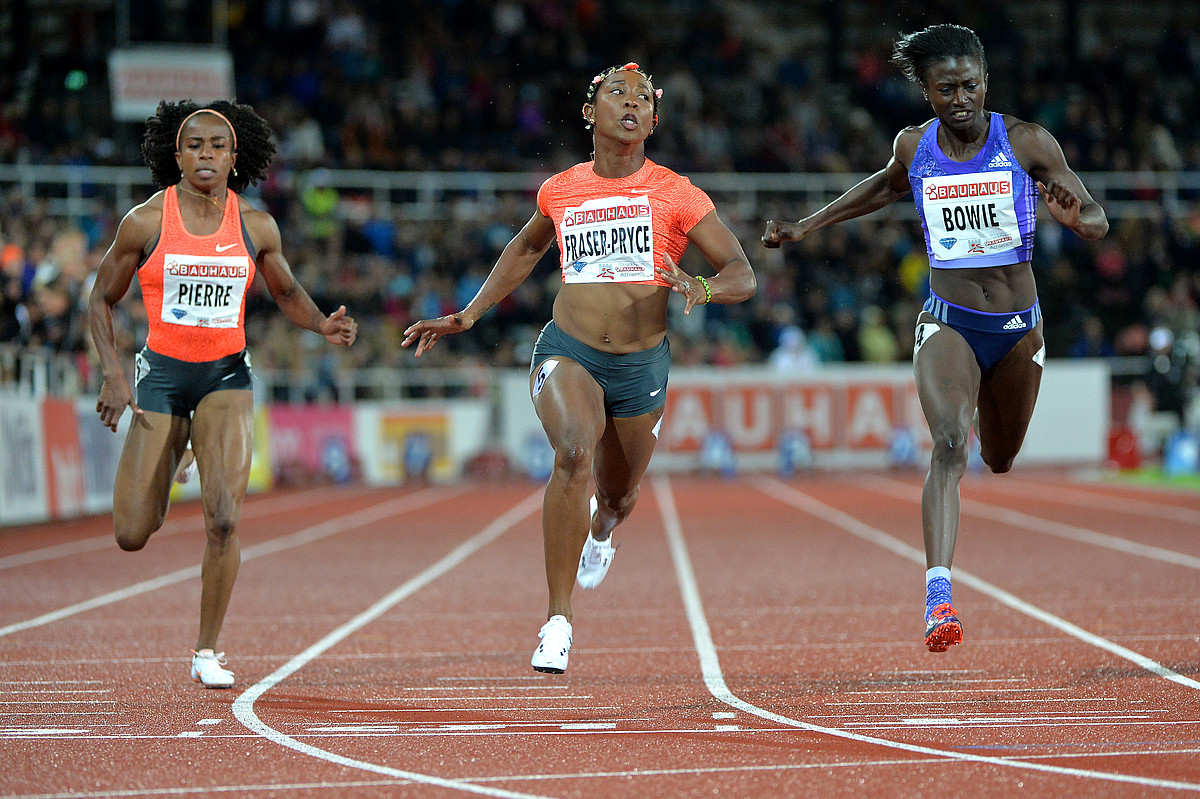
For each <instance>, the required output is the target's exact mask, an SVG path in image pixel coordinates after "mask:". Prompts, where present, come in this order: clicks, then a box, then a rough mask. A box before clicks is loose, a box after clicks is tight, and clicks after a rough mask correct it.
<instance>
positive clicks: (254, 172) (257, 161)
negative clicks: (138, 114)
mask: <svg viewBox="0 0 1200 799" xmlns="http://www.w3.org/2000/svg"><path fill="white" fill-rule="evenodd" d="M204 109H211V110H213V111H216V112H217V113H219V114H221V115H222V116H224V117H225V118H226V119H227V120H229V123H230V124H231V125H233V130H234V138H235V139H236V140H237V151H236V152H237V154H238V158H237V171H236V172H231V173H230V174H229V180H228V186H229V188H231V189H233V190H234V191H236V192H240V191H242V190H243V189H245V188H246V187H247V186H249V185H251V184H255V183H258V181H260V180H264V179H265V178H266V177H267V168H268V167H269V166H270V165H271V159H272V158H274V157H275V142H274V141H273V140H272V137H273V131H272V130H271V126H270V124H268V123H267V121H266V120H265V119H263V118H262V117H261V116H259V115H258V113H257V112H255V110H254V109H253V108H251V107H250V106H249V105H246V104H245V103H231V102H229V101H228V100H215V101H213V102H211V103H209V104H207V105H197V104H196V103H194V102H193V101H191V100H180V101H179V102H170V101H167V100H163V101H162V102H160V103H159V104H158V111H156V112H155V114H154V116H152V117H148V118H147V119H146V135H145V136H144V137H143V138H142V160H144V161H145V162H146V166H148V167H150V177H151V178H153V179H154V182H155V183H156V184H158V185H159V186H161V187H163V188H166V187H167V186H173V185H174V184H176V183H178V182H179V180H180V178H182V177H183V175H182V173H180V171H179V164H178V163H176V161H175V153H176V152H177V141H178V139H177V137H178V135H179V126H180V125H181V124H183V121H184V120H185V119H187V118H188V116H190V115H191V114H194V113H195V112H197V111H202V110H204Z"/></svg>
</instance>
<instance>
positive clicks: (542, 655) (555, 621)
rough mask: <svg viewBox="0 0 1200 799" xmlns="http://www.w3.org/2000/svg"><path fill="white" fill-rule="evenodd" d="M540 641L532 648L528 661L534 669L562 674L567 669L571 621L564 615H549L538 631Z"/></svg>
mask: <svg viewBox="0 0 1200 799" xmlns="http://www.w3.org/2000/svg"><path fill="white" fill-rule="evenodd" d="M538 638H541V639H542V642H541V643H540V644H538V648H537V649H535V650H533V658H532V660H531V661H530V663H531V664H532V665H533V670H534V671H540V672H544V673H546V674H562V673H563V672H564V671H566V670H567V660H568V659H569V658H570V656H571V622H569V621H567V617H566V616H551V617H550V620H549V621H547V622H546V623H545V624H543V625H542V629H541V630H539V631H538Z"/></svg>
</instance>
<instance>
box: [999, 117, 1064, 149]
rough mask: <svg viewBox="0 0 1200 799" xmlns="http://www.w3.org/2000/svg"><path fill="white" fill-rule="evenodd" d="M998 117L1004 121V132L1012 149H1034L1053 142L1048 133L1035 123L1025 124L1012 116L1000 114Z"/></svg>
mask: <svg viewBox="0 0 1200 799" xmlns="http://www.w3.org/2000/svg"><path fill="white" fill-rule="evenodd" d="M1000 116H1001V118H1002V119H1003V120H1004V128H1005V130H1007V131H1008V141H1009V144H1011V145H1012V146H1014V147H1020V146H1031V147H1036V146H1041V145H1045V144H1047V143H1048V142H1052V141H1054V137H1053V136H1052V135H1050V131H1048V130H1046V129H1045V128H1043V127H1042V126H1041V125H1039V124H1038V123H1036V122H1026V121H1025V120H1023V119H1018V118H1017V117H1015V116H1013V115H1012V114H1001V115H1000Z"/></svg>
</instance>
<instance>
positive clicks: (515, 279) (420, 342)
mask: <svg viewBox="0 0 1200 799" xmlns="http://www.w3.org/2000/svg"><path fill="white" fill-rule="evenodd" d="M553 243H554V222H552V221H551V220H550V217H548V216H546V215H545V214H543V213H542V212H541V211H535V212H534V214H533V216H532V217H530V219H529V221H528V222H526V223H525V227H523V228H521V232H520V233H518V234H517V235H516V236H514V237H513V239H512V241H510V242H509V243H508V244H507V245H506V246H505V247H504V251H503V252H502V253H500V257H499V258H497V259H496V265H495V266H493V267H492V271H491V272H490V273H488V276H487V279H486V280H484V281H483V285H482V286H480V287H479V291H478V292H477V293H476V294H475V297H474V298H473V299H472V300H471V301H470V302H469V303H467V307H466V308H463V309H462V310H461V311H459V312H458V313H455V314H449V315H448V316H439V317H438V318H437V319H422V320H421V321H419V322H414V323H413V324H411V325H409V327H408V329H407V330H405V331H404V341H402V342H400V346H402V347H408V346H411V345H412V344H413V343H414V342H415V343H416V344H417V349H416V350H415V351H414V352H413V355H415V356H416V357H418V358H420V357H421V354H422V353H424V352H425V351H426V350H428V349H429V348H430V347H432V346H433V345H434V344H436V343H437V340H438V339H439V338H441V337H442V336H448V335H451V334H453V333H461V332H463V331H464V330H470V329H471V327H472V326H473V325H474V324H475V323H476V322H477V321H478V320H479V317H481V316H483V315H484V314H485V313H487V312H488V311H490V310H491V309H492V308H493V307H495V305H496V303H498V302H500V301H501V300H502V299H504V298H505V297H507V296H508V295H509V294H511V293H512V291H513V289H515V288H516V287H517V286H519V285H521V283H523V282H524V281H525V278H527V277H529V273H530V272H532V271H533V268H534V267H535V266H537V265H538V261H540V260H542V256H543V255H545V254H546V250H548V249H550V245H551V244H553Z"/></svg>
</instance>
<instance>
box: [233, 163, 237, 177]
mask: <svg viewBox="0 0 1200 799" xmlns="http://www.w3.org/2000/svg"><path fill="white" fill-rule="evenodd" d="M233 176H234V177H235V178H236V177H237V167H236V166H235V167H234V168H233Z"/></svg>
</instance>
